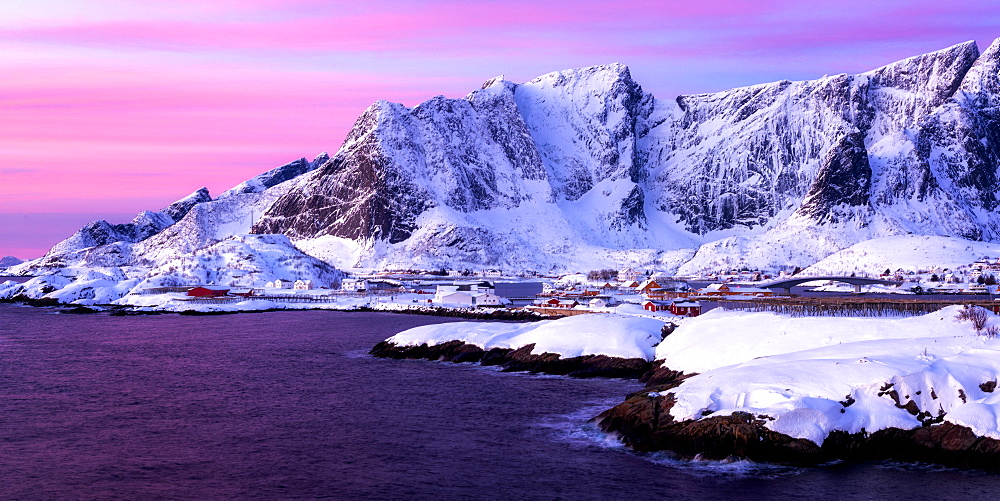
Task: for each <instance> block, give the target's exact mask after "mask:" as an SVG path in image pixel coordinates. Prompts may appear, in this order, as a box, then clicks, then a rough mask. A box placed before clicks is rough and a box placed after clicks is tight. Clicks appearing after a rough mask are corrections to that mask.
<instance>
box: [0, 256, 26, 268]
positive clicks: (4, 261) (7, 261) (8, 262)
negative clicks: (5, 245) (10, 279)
mask: <svg viewBox="0 0 1000 501" xmlns="http://www.w3.org/2000/svg"><path fill="white" fill-rule="evenodd" d="M23 262H24V260H22V259H18V258H16V257H14V256H4V257H0V270H5V269H7V268H8V267H10V266H14V265H16V264H21V263H23Z"/></svg>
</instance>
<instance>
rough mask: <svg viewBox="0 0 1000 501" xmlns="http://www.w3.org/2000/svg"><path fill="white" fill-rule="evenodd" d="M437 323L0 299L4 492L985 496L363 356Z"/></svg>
mask: <svg viewBox="0 0 1000 501" xmlns="http://www.w3.org/2000/svg"><path fill="white" fill-rule="evenodd" d="M446 321H449V319H444V318H434V317H423V316H409V315H395V314H385V313H382V314H380V313H342V312H321V311H307V312H287V313H286V312H277V313H259V314H240V315H226V316H203V317H186V316H178V315H161V316H149V317H109V316H105V315H82V316H78V315H60V314H54V313H53V312H52V310H43V309H34V308H26V307H19V306H12V305H0V498H3V499H67V498H74V499H75V498H81V499H92V498H128V499H157V498H170V499H177V498H181V499H220V498H221V499H226V498H230V499H232V498H236V499H250V498H266V499H274V498H318V497H325V498H332V499H622V498H625V499H740V498H742V499H747V498H751V499H789V498H792V497H810V498H814V499H878V498H881V499H899V498H909V499H972V498H982V499H992V498H995V497H996V494H995V492H996V491H997V489H1000V475H996V474H992V473H983V472H975V471H962V470H949V469H941V468H934V467H918V466H909V465H893V464H871V465H831V466H827V467H823V468H810V469H795V468H780V467H773V466H767V465H759V464H753V463H747V462H735V463H718V462H711V463H709V462H705V463H699V462H690V461H679V460H676V459H672V458H671V457H670V456H669V455H666V454H651V455H640V454H635V453H632V452H629V451H627V450H626V449H624V448H622V447H621V446H620V445H619V444H618V443H617V442H615V441H614V440H612V439H610V438H609V437H607V436H605V435H604V434H602V433H600V432H599V431H598V430H597V429H596V428H595V427H593V425H591V424H588V423H587V420H588V419H589V418H590V417H592V416H593V415H595V414H596V413H598V412H600V411H601V410H603V409H605V408H607V407H608V406H610V405H613V404H615V403H617V402H619V401H621V399H622V397H623V396H624V395H625V394H626V393H628V392H630V391H634V390H636V389H638V388H639V386H638V385H637V384H636V383H633V382H627V381H608V380H571V379H566V378H560V377H550V376H531V375H526V374H512V373H501V372H497V371H496V370H495V369H493V368H484V367H479V366H473V365H467V364H459V365H456V364H448V363H435V362H425V361H394V360H381V359H374V358H371V357H368V356H366V355H365V353H366V352H367V350H368V349H369V348H370V347H371V346H372V345H374V344H375V343H376V342H378V341H380V340H382V339H384V338H386V337H388V336H389V335H391V334H394V333H396V332H398V331H400V330H403V329H406V328H410V327H415V326H418V325H425V324H430V323H439V322H446Z"/></svg>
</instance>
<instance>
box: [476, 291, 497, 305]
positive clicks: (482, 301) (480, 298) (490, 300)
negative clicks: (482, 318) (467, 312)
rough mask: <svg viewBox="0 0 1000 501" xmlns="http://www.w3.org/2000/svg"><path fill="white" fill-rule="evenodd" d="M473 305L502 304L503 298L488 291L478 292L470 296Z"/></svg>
mask: <svg viewBox="0 0 1000 501" xmlns="http://www.w3.org/2000/svg"><path fill="white" fill-rule="evenodd" d="M472 305H473V306H503V298H501V297H500V296H498V295H496V294H490V293H489V292H483V293H480V294H473V296H472Z"/></svg>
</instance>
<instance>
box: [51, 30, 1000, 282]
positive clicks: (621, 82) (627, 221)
mask: <svg viewBox="0 0 1000 501" xmlns="http://www.w3.org/2000/svg"><path fill="white" fill-rule="evenodd" d="M998 68H1000V43H994V44H993V45H991V46H990V47H989V48H988V49H987V50H985V51H984V52H983V53H982V54H980V53H979V50H978V48H977V47H976V45H975V43H974V42H967V43H963V44H959V45H955V46H953V47H950V48H947V49H944V50H941V51H938V52H934V53H930V54H925V55H922V56H916V57H912V58H909V59H905V60H903V61H899V62H896V63H892V64H889V65H887V66H884V67H882V68H879V69H876V70H873V71H870V72H866V73H862V74H858V75H834V76H827V77H823V78H820V79H817V80H811V81H801V82H790V81H780V82H774V83H769V84H762V85H755V86H750V87H744V88H739V89H733V90H730V91H725V92H719V93H714V94H698V95H688V96H680V97H677V98H676V99H669V100H659V99H654V98H653V96H652V95H650V94H649V93H647V92H645V91H643V90H642V88H641V87H640V86H639V84H638V83H636V82H635V81H634V80H633V79H632V77H631V75H630V73H629V71H628V68H626V67H625V66H623V65H620V64H612V65H605V66H595V67H591V68H582V69H576V70H567V71H562V72H556V73H550V74H548V75H544V76H542V77H539V78H536V79H534V80H532V81H529V82H526V83H523V84H515V83H512V82H509V81H506V80H504V79H503V77H497V78H494V79H491V80H489V81H487V82H486V83H485V84H484V85H483V86H482V88H481V89H479V90H476V91H474V92H472V93H471V94H469V95H468V96H466V97H465V98H463V99H447V98H444V97H440V96H439V97H436V98H433V99H431V100H429V101H427V102H424V103H422V104H420V105H418V106H415V107H413V108H408V107H405V106H402V105H400V104H394V103H389V102H385V101H379V102H376V103H375V104H373V105H372V106H371V107H369V108H368V109H367V110H366V111H365V112H364V113H363V114H362V115H361V117H359V118H358V120H357V122H356V123H355V126H354V128H353V129H352V131H351V132H350V134H349V135H348V136H347V138H346V140H345V142H344V144H343V146H342V147H341V148H340V150H339V151H338V152H337V153H336V154H334V155H333V156H332V157H328V156H326V155H325V154H324V155H321V156H320V157H318V158H317V159H315V160H313V161H312V162H308V161H306V160H305V159H301V160H299V161H296V162H292V163H290V164H287V165H285V166H282V167H279V168H277V169H274V170H272V171H269V172H267V173H265V174H262V175H261V176H257V177H256V178H254V179H252V180H249V181H247V182H245V183H242V184H241V185H239V186H237V187H235V188H233V189H232V190H229V191H228V192H226V193H224V194H223V196H221V197H220V198H219V200H217V201H213V202H212V203H211V204H203V203H204V202H206V201H207V200H208V195H207V193H204V194H203V195H202V196H198V197H195V198H194V199H192V200H193V204H194V206H197V205H199V204H203V205H205V207H206V209H204V210H197V211H196V210H191V207H190V206H188V205H190V204H188V205H185V204H182V205H180V206H178V207H177V209H176V210H171V209H170V208H168V209H165V210H163V211H160V212H158V213H144V214H141V215H140V216H139V217H137V219H136V220H135V221H133V222H132V223H128V224H125V225H110V224H108V223H106V222H97V223H93V224H92V225H89V226H88V227H86V228H84V229H83V230H81V232H78V234H77V235H74V237H71V238H70V239H69V240H67V241H65V242H63V243H61V244H59V245H57V246H56V248H54V249H53V252H52V253H50V254H53V255H65V254H66V253H69V252H75V251H79V250H81V249H85V248H99V247H100V246H103V245H110V244H112V243H114V242H127V243H128V242H131V243H135V242H143V243H142V244H141V245H139V247H137V248H139V249H148V252H160V251H156V250H155V249H154V247H155V246H154V244H156V245H166V246H168V247H177V248H178V249H180V248H185V249H188V250H190V249H194V248H198V247H199V246H204V245H210V244H212V243H213V242H216V241H218V240H219V239H221V238H223V237H224V235H223V234H225V233H227V232H228V234H233V233H234V232H236V229H237V227H238V229H239V231H246V232H251V233H258V234H274V233H280V234H284V235H287V236H288V237H290V238H291V239H292V241H294V242H297V243H298V244H299V245H301V246H303V248H307V247H308V248H310V249H313V250H317V249H318V250H323V251H324V252H323V254H324V255H330V254H337V253H338V252H341V249H344V252H346V253H347V254H345V257H343V259H339V260H338V262H345V263H349V264H351V265H357V266H365V267H393V266H399V267H410V266H422V267H434V268H439V267H458V266H463V267H467V266H472V267H481V266H491V267H494V266H500V267H504V268H506V269H541V270H547V269H587V268H589V267H604V266H613V265H616V264H628V265H638V266H646V267H657V268H661V269H666V270H678V271H679V272H697V271H701V270H705V269H714V268H718V267H736V266H757V267H765V268H773V267H780V266H784V265H788V264H795V265H808V264H810V263H812V262H815V261H817V260H819V259H822V258H823V257H825V256H827V255H829V254H831V253H833V252H835V251H837V250H840V249H843V248H846V247H848V246H850V245H852V244H855V243H858V242H860V241H864V240H867V239H870V238H874V237H880V236H886V235H897V234H906V233H914V234H929V235H949V236H960V237H964V238H969V239H985V240H991V241H995V240H998V239H1000V217H998V215H997V213H996V208H997V206H998V203H1000V202H998V199H997V196H996V192H997V189H998V188H1000V186H998V185H1000V181H998V176H997V172H996V170H997V165H998V159H1000V127H998V118H1000V117H998V113H1000V111H998V110H1000V97H998V92H1000V77H998ZM240 197H251V198H252V202H247V203H246V204H244V205H245V206H241V204H240V203H237V202H234V201H233V200H251V198H240ZM175 205H176V204H175ZM172 207H173V206H172ZM234 221H239V224H236V223H235V222H234ZM178 222H179V223H178ZM168 228H169V229H168ZM168 233H169V234H170V235H171V236H170V237H169V238H168V237H160V235H161V234H163V235H166V234H168ZM178 245H179V247H178ZM95 246H96V247H95ZM696 251H697V252H696ZM144 252H145V251H144ZM348 254H349V255H348Z"/></svg>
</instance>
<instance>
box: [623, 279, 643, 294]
mask: <svg viewBox="0 0 1000 501" xmlns="http://www.w3.org/2000/svg"><path fill="white" fill-rule="evenodd" d="M639 285H640V284H639V282H638V281H636V280H631V281H627V282H622V284H621V285H619V286H618V290H619V291H621V292H635V290H636V289H637V288H639Z"/></svg>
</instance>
